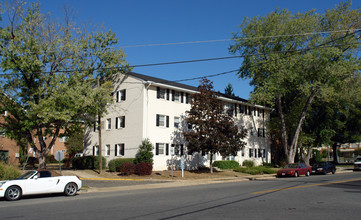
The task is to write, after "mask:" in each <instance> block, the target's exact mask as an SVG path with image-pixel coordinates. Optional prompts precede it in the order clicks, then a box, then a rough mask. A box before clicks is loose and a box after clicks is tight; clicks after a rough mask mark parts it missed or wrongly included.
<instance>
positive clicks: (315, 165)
mask: <svg viewBox="0 0 361 220" xmlns="http://www.w3.org/2000/svg"><path fill="white" fill-rule="evenodd" d="M324 166H326V163H325V162H320V163H316V164H314V165H313V166H312V167H324Z"/></svg>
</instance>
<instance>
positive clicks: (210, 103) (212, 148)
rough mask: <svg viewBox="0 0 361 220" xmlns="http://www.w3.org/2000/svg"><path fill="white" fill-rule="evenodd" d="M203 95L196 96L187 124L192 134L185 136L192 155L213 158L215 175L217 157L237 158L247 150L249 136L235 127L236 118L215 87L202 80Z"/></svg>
mask: <svg viewBox="0 0 361 220" xmlns="http://www.w3.org/2000/svg"><path fill="white" fill-rule="evenodd" d="M198 91H199V93H195V94H193V95H192V100H191V102H190V103H191V109H190V110H189V111H187V112H186V118H185V120H186V122H187V123H188V124H190V125H192V129H191V130H186V131H184V132H183V135H184V137H185V139H186V140H187V141H188V145H187V148H188V152H189V153H193V152H202V153H206V154H207V153H208V154H209V155H210V164H209V166H210V168H211V173H213V166H212V163H213V155H215V154H216V153H220V154H221V155H222V156H229V155H233V156H236V155H237V152H238V151H240V150H241V149H242V148H243V147H244V146H245V142H243V141H242V139H243V138H245V136H246V133H245V132H244V131H240V130H239V129H238V127H237V126H236V125H235V123H234V119H233V117H232V114H229V113H228V112H226V111H225V109H224V103H223V102H222V101H221V100H219V99H218V96H217V93H216V92H215V91H214V89H213V84H212V82H210V81H209V80H207V79H205V78H204V79H203V80H201V83H200V85H199V86H198Z"/></svg>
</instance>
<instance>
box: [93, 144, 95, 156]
mask: <svg viewBox="0 0 361 220" xmlns="http://www.w3.org/2000/svg"><path fill="white" fill-rule="evenodd" d="M93 156H95V146H93Z"/></svg>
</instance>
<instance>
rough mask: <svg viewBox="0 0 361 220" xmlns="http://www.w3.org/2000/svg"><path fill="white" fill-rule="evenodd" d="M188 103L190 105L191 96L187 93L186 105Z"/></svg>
mask: <svg viewBox="0 0 361 220" xmlns="http://www.w3.org/2000/svg"><path fill="white" fill-rule="evenodd" d="M188 103H189V94H188V93H186V104H188Z"/></svg>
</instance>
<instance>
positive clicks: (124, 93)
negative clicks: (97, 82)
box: [122, 89, 126, 101]
mask: <svg viewBox="0 0 361 220" xmlns="http://www.w3.org/2000/svg"><path fill="white" fill-rule="evenodd" d="M125 95H126V92H125V89H124V90H123V96H122V101H125Z"/></svg>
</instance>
